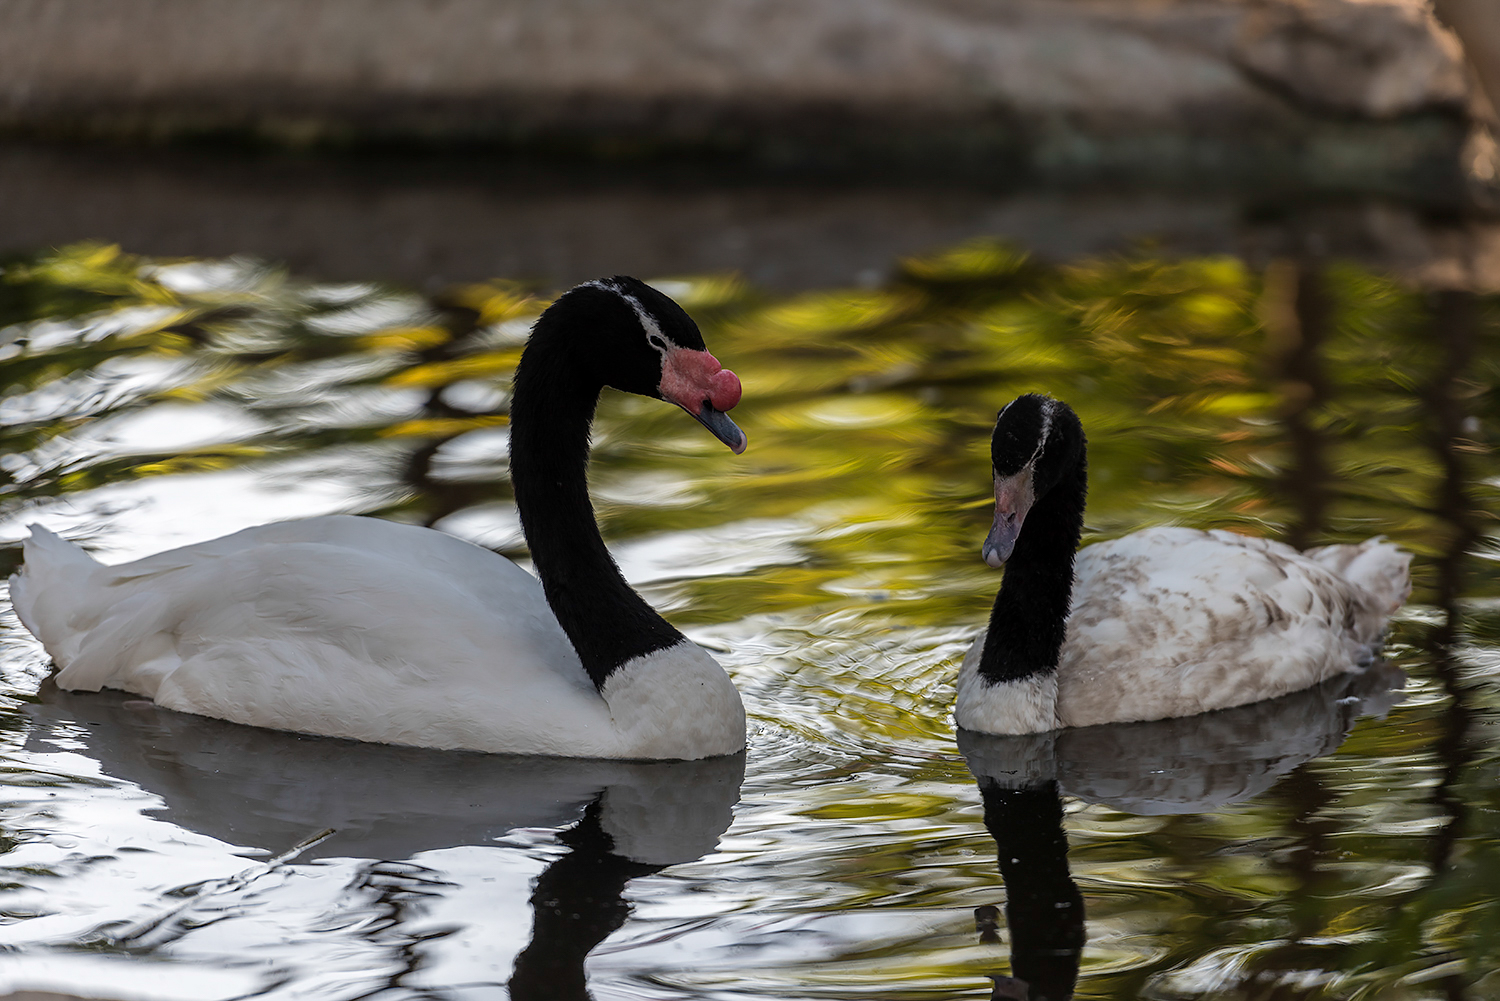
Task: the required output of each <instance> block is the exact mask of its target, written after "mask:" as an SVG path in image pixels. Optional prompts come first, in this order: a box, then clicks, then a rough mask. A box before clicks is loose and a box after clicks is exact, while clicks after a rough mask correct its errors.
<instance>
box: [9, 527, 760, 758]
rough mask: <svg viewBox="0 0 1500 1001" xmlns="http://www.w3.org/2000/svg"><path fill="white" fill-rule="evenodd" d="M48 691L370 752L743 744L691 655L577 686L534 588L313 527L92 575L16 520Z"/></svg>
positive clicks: (429, 552) (737, 717)
mask: <svg viewBox="0 0 1500 1001" xmlns="http://www.w3.org/2000/svg"><path fill="white" fill-rule="evenodd" d="M11 596H12V600H13V601H14V604H15V607H16V611H17V613H18V614H19V615H20V617H21V621H22V622H23V623H24V624H25V625H26V627H27V628H28V629H29V630H31V632H32V633H33V634H34V635H35V636H36V637H37V638H38V639H39V640H41V641H42V644H43V646H45V647H46V649H47V652H48V653H49V654H51V655H52V657H53V659H54V660H55V661H56V663H57V665H58V667H59V668H60V670H59V671H58V673H57V677H56V681H57V684H58V685H59V686H60V687H62V688H66V689H74V690H85V691H97V690H99V689H100V688H105V687H107V688H119V689H123V690H125V691H128V692H134V693H136V694H139V695H143V696H146V697H147V698H150V699H153V700H155V701H156V702H157V703H158V704H159V705H162V706H165V707H167V708H170V709H177V710H181V711H183V712H190V713H198V714H200V715H204V716H214V717H218V718H220V719H227V720H233V721H235V722H238V723H246V724H250V725H252V726H263V727H271V728H274V729H278V730H292V731H297V732H301V733H313V734H322V735H326V736H335V737H351V738H353V739H356V740H364V741H376V742H380V743H389V744H409V745H414V746H419V747H432V748H466V749H470V750H477V751H490V752H510V753H518V754H549V755H563V756H568V757H599V758H685V759H691V758H702V757H709V756H712V755H719V754H730V753H733V752H736V751H739V750H741V749H742V748H743V747H744V746H745V717H744V709H743V708H742V706H741V703H740V699H739V695H738V694H737V693H736V692H735V690H734V686H733V684H732V683H731V682H730V680H729V677H728V676H727V675H726V674H725V673H724V671H723V669H722V668H721V667H719V665H718V664H717V663H716V662H715V661H714V660H713V658H712V657H710V656H709V655H708V654H707V653H705V652H704V651H703V650H702V649H700V648H699V647H697V646H695V645H694V644H692V643H689V642H687V641H683V642H682V643H679V644H677V645H676V646H674V647H671V648H669V649H666V650H660V651H657V652H655V653H653V654H649V655H647V656H644V657H639V658H637V659H635V660H633V661H630V662H628V663H626V664H624V665H622V666H621V667H619V668H617V669H616V670H615V671H614V672H613V673H612V674H611V675H610V676H609V678H608V680H607V682H606V683H605V685H604V689H603V691H602V692H600V691H597V690H596V689H595V687H594V685H593V684H592V683H591V682H590V680H589V678H588V676H587V675H586V674H585V673H584V671H583V668H582V666H581V664H580V663H579V660H578V655H577V654H576V653H575V652H574V650H573V647H572V645H571V644H570V643H569V641H568V637H567V635H566V634H565V633H564V632H563V630H562V627H561V626H559V625H558V623H557V619H556V617H555V616H554V615H553V613H552V610H551V608H550V607H549V606H548V605H547V601H546V598H545V596H544V595H543V593H542V588H541V585H540V584H539V583H538V582H537V581H536V579H535V578H533V577H532V576H531V575H530V574H528V573H526V572H525V571H524V570H522V569H521V568H519V567H517V566H516V565H515V564H513V563H511V562H510V561H509V560H507V559H505V558H504V557H501V556H497V555H495V554H494V553H491V552H489V551H487V550H484V549H480V548H479V547H477V546H473V545H470V544H468V543H466V542H462V541H460V540H458V539H455V538H453V537H451V536H448V535H444V534H443V533H441V532H436V531H432V530H430V529H424V528H416V527H413V526H409V525H399V524H395V523H393V522H389V521H383V520H380V519H376V518H356V517H346V516H333V517H325V518H312V519H308V520H305V521H295V522H286V523H282V524H275V525H266V526H262V527H259V528H251V529H247V530H245V531H243V532H238V533H235V534H234V535H229V536H225V537H224V538H221V539H215V540H213V541H211V542H205V543H201V544H199V545H194V546H187V547H184V548H182V549H175V550H172V551H170V552H165V553H160V554H158V555H155V556H150V557H147V558H145V559H142V560H138V561H136V562H134V563H127V564H123V565H120V566H104V565H102V564H99V563H97V562H96V561H94V560H93V559H92V558H90V557H89V556H88V555H87V554H86V553H84V552H83V551H82V550H81V549H79V548H78V547H76V546H74V545H72V544H71V543H68V542H66V541H64V540H63V539H61V538H59V537H57V536H56V535H54V534H52V533H51V532H48V531H47V530H46V529H43V528H40V527H38V526H34V527H33V530H32V537H31V539H30V540H28V541H27V543H26V562H25V567H24V568H23V569H22V571H21V572H20V573H18V574H16V575H15V576H14V577H12V578H11Z"/></svg>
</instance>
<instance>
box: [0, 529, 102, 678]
mask: <svg viewBox="0 0 1500 1001" xmlns="http://www.w3.org/2000/svg"><path fill="white" fill-rule="evenodd" d="M28 527H30V529H31V538H29V539H27V540H26V542H25V544H24V546H23V553H24V558H25V562H24V563H23V564H22V566H21V569H20V570H18V571H16V572H15V573H14V574H12V575H11V578H10V600H11V604H12V605H13V606H14V607H15V609H16V615H17V616H18V617H19V618H20V620H21V625H23V626H25V627H26V628H27V629H28V630H29V631H30V632H31V634H32V635H33V636H35V637H36V638H37V639H39V640H41V641H42V645H43V646H45V647H46V648H47V652H48V653H50V654H52V657H53V659H55V660H57V661H58V662H59V663H60V664H61V663H65V662H66V660H67V655H68V653H69V651H68V650H67V648H68V647H69V646H70V645H71V644H69V643H68V642H67V637H68V635H69V633H70V632H71V630H70V629H69V628H68V625H67V622H68V619H69V618H70V610H71V609H72V607H73V606H74V599H75V598H76V596H77V595H78V594H79V593H80V592H82V591H84V590H86V589H88V588H89V587H90V586H91V585H90V581H89V578H90V577H91V576H92V575H93V573H94V571H96V570H98V569H99V563H98V562H97V561H96V560H95V559H94V558H93V557H92V556H90V555H89V554H88V553H86V552H84V551H83V550H82V549H80V548H79V547H78V546H76V545H74V544H73V543H71V542H69V541H68V540H67V539H64V538H63V537H62V536H60V535H58V534H56V533H55V532H51V531H48V530H47V529H45V528H43V527H42V526H41V525H31V526H28Z"/></svg>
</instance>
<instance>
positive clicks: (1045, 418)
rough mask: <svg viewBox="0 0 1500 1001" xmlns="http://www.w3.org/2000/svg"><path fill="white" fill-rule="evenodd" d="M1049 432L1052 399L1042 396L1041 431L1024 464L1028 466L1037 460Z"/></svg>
mask: <svg viewBox="0 0 1500 1001" xmlns="http://www.w3.org/2000/svg"><path fill="white" fill-rule="evenodd" d="M1051 433H1052V400H1051V399H1050V398H1049V397H1045V396H1044V397H1042V433H1041V435H1040V436H1039V437H1038V438H1037V442H1036V451H1034V452H1032V453H1031V458H1029V459H1027V460H1026V464H1027V465H1028V466H1029V465H1031V464H1032V463H1033V462H1035V461H1036V460H1037V456H1039V455H1041V454H1042V449H1044V448H1046V447H1047V436H1048V435H1049V434H1051Z"/></svg>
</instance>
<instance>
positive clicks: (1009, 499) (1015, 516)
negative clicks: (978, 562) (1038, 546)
mask: <svg viewBox="0 0 1500 1001" xmlns="http://www.w3.org/2000/svg"><path fill="white" fill-rule="evenodd" d="M1032 469H1033V465H1032V463H1029V462H1028V463H1027V464H1026V465H1025V467H1023V468H1022V469H1021V471H1020V472H1019V473H1016V474H1014V475H1012V476H996V477H995V523H994V524H993V525H991V526H990V534H989V535H988V536H986V537H985V540H984V546H983V547H981V548H980V550H979V553H980V555H981V556H983V557H984V562H985V563H987V564H989V565H990V566H992V567H995V568H996V569H999V568H1000V567H1002V566H1004V565H1005V561H1006V560H1008V559H1010V554H1011V551H1012V550H1014V549H1015V548H1016V539H1017V538H1019V537H1020V535H1021V525H1022V523H1023V522H1025V521H1026V512H1027V511H1030V510H1031V505H1032V503H1033V502H1034V501H1035V500H1036V491H1035V489H1034V488H1033V486H1032V482H1031V479H1032Z"/></svg>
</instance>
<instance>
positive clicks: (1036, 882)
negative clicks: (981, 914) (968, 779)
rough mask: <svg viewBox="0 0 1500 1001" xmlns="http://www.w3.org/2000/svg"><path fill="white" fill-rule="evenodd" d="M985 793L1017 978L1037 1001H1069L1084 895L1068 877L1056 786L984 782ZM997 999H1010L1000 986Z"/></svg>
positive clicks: (1075, 971)
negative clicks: (1018, 787)
mask: <svg viewBox="0 0 1500 1001" xmlns="http://www.w3.org/2000/svg"><path fill="white" fill-rule="evenodd" d="M979 793H980V795H981V796H982V797H983V798H984V826H985V827H987V828H988V829H989V832H990V836H991V837H993V838H994V839H995V847H996V854H997V856H998V858H999V860H1000V875H1001V876H1002V877H1003V878H1004V880H1005V922H1006V925H1007V927H1008V928H1009V929H1010V965H1011V973H1012V975H1013V976H1015V977H1016V978H1018V979H1020V980H1024V981H1025V982H1026V985H1027V994H1026V997H1028V998H1030V999H1031V1001H1043V999H1045V1001H1066V999H1067V998H1071V997H1072V996H1073V985H1074V983H1076V982H1077V980H1078V963H1079V958H1080V953H1081V952H1082V950H1083V938H1084V929H1083V897H1082V895H1080V894H1079V892H1078V886H1077V884H1075V883H1074V882H1073V877H1072V875H1071V874H1070V873H1069V871H1068V836H1067V834H1066V833H1065V832H1064V831H1063V808H1062V797H1061V795H1060V794H1059V793H1058V788H1057V782H1055V781H1047V782H1038V783H1033V784H1030V785H1027V786H1026V787H1024V788H1021V789H1009V788H1006V787H1004V786H1002V785H1001V784H1000V783H998V782H996V781H995V780H994V779H991V778H986V777H981V778H980V779H979ZM996 996H997V997H1007V996H1009V995H1006V994H1003V993H1001V992H1000V988H999V987H998V986H997V988H996Z"/></svg>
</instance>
